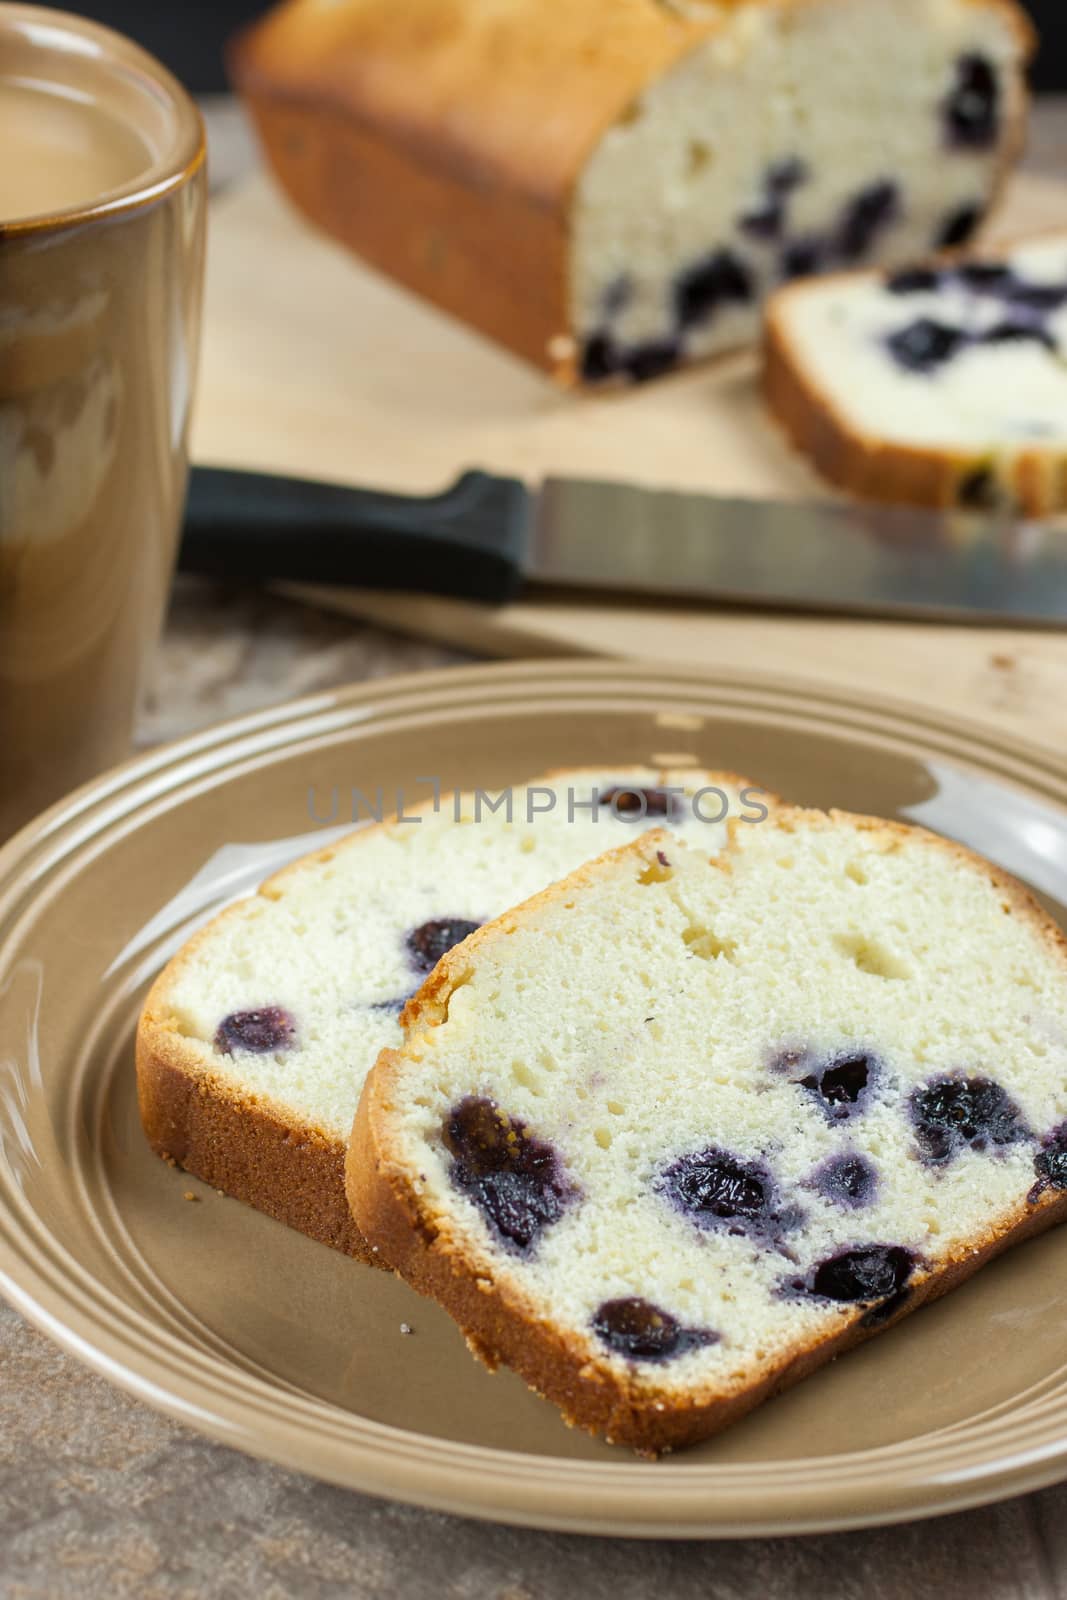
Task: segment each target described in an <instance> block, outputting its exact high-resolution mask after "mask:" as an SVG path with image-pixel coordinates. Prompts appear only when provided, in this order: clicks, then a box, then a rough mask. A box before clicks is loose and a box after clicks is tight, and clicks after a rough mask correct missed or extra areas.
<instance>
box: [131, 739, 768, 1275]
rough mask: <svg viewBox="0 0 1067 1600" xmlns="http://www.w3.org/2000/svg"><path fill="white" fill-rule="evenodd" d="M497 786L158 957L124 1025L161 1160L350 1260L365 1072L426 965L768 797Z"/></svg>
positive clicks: (259, 897)
mask: <svg viewBox="0 0 1067 1600" xmlns="http://www.w3.org/2000/svg"><path fill="white" fill-rule="evenodd" d="M503 793H504V795H505V802H504V805H502V806H501V808H500V809H498V810H495V811H491V810H490V809H489V805H490V804H491V803H492V802H493V801H494V800H495V799H498V798H499V797H497V796H488V797H486V798H485V799H484V803H483V800H479V799H478V797H477V796H476V795H474V796H461V797H460V800H459V810H458V814H459V816H460V817H461V819H462V820H461V821H460V822H459V823H457V821H456V815H457V811H456V806H455V797H453V796H452V795H445V796H443V797H442V799H441V802H440V806H439V809H438V810H436V811H435V810H434V809H433V807H432V804H431V805H429V806H427V807H425V808H423V809H421V810H419V811H413V812H412V813H411V816H415V817H417V818H418V821H417V822H412V821H411V820H410V819H409V820H407V821H405V822H395V823H389V822H382V823H381V824H379V825H375V826H372V827H368V828H365V829H363V830H362V831H360V832H357V833H355V834H353V835H351V837H350V838H348V839H347V840H345V841H344V842H342V843H340V844H336V845H333V846H332V847H330V848H329V849H326V850H322V851H319V852H318V853H316V854H314V855H311V856H308V857H307V858H305V859H304V860H302V861H298V862H297V863H296V864H295V865H293V866H290V867H287V868H286V869H285V870H284V871H283V872H281V873H279V874H277V875H276V876H275V877H273V878H271V879H269V880H268V881H267V882H266V883H264V884H263V885H262V886H261V888H260V889H259V891H258V893H257V894H255V895H253V896H252V897H251V898H250V899H246V900H243V901H240V902H239V903H238V904H236V905H234V906H231V907H230V908H228V909H227V910H225V911H223V912H222V913H221V914H220V915H219V916H218V917H217V918H216V919H215V921H214V922H212V923H211V924H210V925H209V926H208V927H207V928H205V929H203V930H202V931H201V932H200V933H199V934H197V935H196V937H195V938H194V939H192V941H191V942H190V943H189V944H188V945H187V946H186V947H185V948H184V949H183V950H181V951H180V952H179V953H178V954H177V955H176V956H175V957H174V959H173V960H172V961H171V962H170V964H169V965H168V967H167V968H166V970H165V971H164V972H163V973H162V975H161V976H160V977H159V979H158V980H157V982H156V984H155V985H154V987H153V989H152V991H151V993H150V994H149V996H148V999H147V1001H146V1003H145V1007H144V1011H143V1013H142V1016H141V1020H140V1026H139V1029H138V1035H137V1079H138V1093H139V1100H140V1108H141V1119H142V1122H143V1124H144V1128H145V1132H146V1133H147V1135H148V1139H149V1141H150V1143H151V1144H152V1146H153V1148H154V1149H155V1150H156V1151H157V1152H158V1154H160V1155H162V1156H164V1157H167V1158H169V1159H171V1160H173V1161H175V1162H177V1163H178V1164H179V1165H180V1166H182V1167H184V1168H186V1169H187V1170H188V1171H189V1172H192V1173H194V1174H195V1175H196V1176H197V1177H200V1178H203V1179H205V1180H206V1181H207V1182H208V1183H210V1184H212V1185H213V1186H214V1187H215V1188H217V1189H222V1190H224V1191H225V1192H226V1193H228V1194H231V1195H235V1196H237V1197H238V1198H239V1199H241V1200H245V1201H248V1202H250V1203H251V1204H252V1205H254V1206H257V1207H258V1208H259V1209H260V1210H261V1211H266V1212H267V1213H269V1215H271V1216H273V1217H277V1218H279V1219H280V1220H281V1221H283V1222H287V1223H289V1224H290V1226H292V1227H295V1228H299V1229H301V1230H302V1231H303V1232H304V1233H308V1234H310V1235H311V1236H312V1237H313V1238H316V1239H321V1240H323V1241H325V1242H326V1243H328V1244H332V1245H335V1246H336V1247H337V1248H339V1249H342V1250H346V1251H348V1252H349V1253H350V1254H352V1255H355V1256H359V1257H361V1258H363V1259H369V1258H370V1254H371V1253H370V1252H369V1251H368V1250H367V1247H366V1245H365V1244H364V1241H363V1239H362V1236H361V1234H360V1233H359V1230H358V1228H357V1227H356V1226H355V1224H354V1223H353V1221H352V1218H351V1215H350V1212H349V1209H348V1205H347V1203H346V1201H345V1194H344V1158H345V1146H346V1143H347V1141H348V1136H349V1133H350V1131H351V1128H352V1119H353V1116H354V1114H355V1109H356V1103H357V1101H358V1099H359V1092H360V1088H361V1086H362V1083H363V1078H364V1075H365V1074H366V1072H367V1071H368V1069H369V1068H370V1067H371V1065H372V1064H373V1062H374V1059H375V1057H376V1056H377V1054H378V1052H379V1050H381V1049H382V1048H383V1047H385V1046H390V1045H398V1044H399V1043H400V1041H401V1031H400V1022H399V1015H400V1010H401V1007H402V1006H403V1004H404V1002H405V1000H406V999H407V998H408V997H409V996H410V995H411V994H412V992H413V991H414V990H415V989H416V988H418V986H419V984H420V982H421V981H422V980H423V978H424V977H425V976H426V974H427V973H428V972H429V971H430V970H431V969H432V967H433V966H434V963H435V962H436V961H437V959H438V957H439V956H441V955H442V954H443V953H444V952H445V951H446V950H448V949H449V948H450V946H452V945H453V944H455V943H457V942H458V941H459V940H462V939H463V938H464V937H465V936H466V935H467V934H469V933H470V932H471V931H472V930H473V929H474V928H476V927H477V926H478V925H479V924H480V923H482V922H484V921H486V920H487V919H488V918H490V917H493V916H495V915H496V914H497V913H498V912H499V911H501V910H502V909H504V908H505V907H507V906H509V905H513V904H515V903H516V902H518V901H520V900H524V899H526V898H527V897H528V896H529V895H531V894H533V893H535V892H536V891H537V890H538V889H541V888H543V887H544V886H545V885H546V884H548V883H551V882H552V881H553V880H554V879H556V878H559V877H562V876H564V875H565V874H566V873H568V872H570V871H571V870H573V868H574V867H576V866H578V865H580V864H581V863H582V862H583V861H586V860H588V859H589V858H590V857H591V856H594V855H596V854H598V853H599V851H601V850H603V849H604V848H605V847H607V846H610V845H611V844H613V843H614V844H618V843H621V842H623V841H625V840H628V839H631V838H632V837H633V835H634V830H635V828H641V827H642V826H644V827H650V826H662V825H663V824H664V822H666V823H667V824H668V825H669V826H671V827H672V828H674V829H676V830H677V831H678V833H679V834H681V835H682V836H685V837H687V838H690V839H693V840H700V841H701V842H702V843H703V844H704V845H705V846H706V847H707V848H708V849H714V848H715V847H716V846H717V845H718V844H719V843H721V841H722V840H723V838H724V837H725V820H724V819H725V817H726V816H727V815H731V816H737V815H749V816H759V815H762V814H763V813H764V809H765V803H766V801H767V800H768V799H769V797H767V796H765V795H764V794H763V792H762V791H758V790H755V789H753V788H750V787H749V786H748V785H747V784H746V782H745V780H744V779H742V778H737V777H736V776H733V775H724V774H721V773H713V772H701V771H698V770H692V769H690V770H687V771H685V772H684V773H671V772H654V771H651V770H641V769H622V770H615V771H613V772H610V773H603V772H595V773H594V772H585V771H582V772H570V773H567V772H564V773H560V774H556V775H553V776H552V777H551V778H548V779H545V780H542V781H539V782H538V783H536V784H534V785H531V786H530V787H529V788H528V789H515V790H514V791H513V792H511V794H510V799H511V816H510V818H509V816H508V813H507V809H506V797H507V795H508V793H509V792H508V791H504V792H503Z"/></svg>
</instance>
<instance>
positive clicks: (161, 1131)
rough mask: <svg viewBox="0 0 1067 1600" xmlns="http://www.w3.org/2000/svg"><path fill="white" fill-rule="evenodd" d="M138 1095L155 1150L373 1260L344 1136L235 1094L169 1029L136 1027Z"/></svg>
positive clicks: (317, 1236)
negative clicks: (349, 1191)
mask: <svg viewBox="0 0 1067 1600" xmlns="http://www.w3.org/2000/svg"><path fill="white" fill-rule="evenodd" d="M137 1100H138V1105H139V1108H140V1112H141V1124H142V1126H143V1128H144V1131H145V1136H146V1137H147V1139H148V1142H149V1144H150V1145H151V1146H152V1149H153V1150H154V1151H155V1152H156V1154H157V1155H158V1156H161V1157H162V1158H163V1159H164V1160H165V1161H173V1162H174V1163H175V1164H176V1165H177V1166H179V1167H183V1168H184V1169H185V1171H187V1172H191V1173H192V1174H193V1176H194V1177H197V1178H201V1179H203V1181H204V1182H205V1183H209V1184H210V1185H211V1187H212V1188H213V1189H220V1190H222V1192H223V1193H224V1194H228V1195H231V1196H232V1197H233V1198H234V1199H236V1200H243V1201H245V1202H246V1203H247V1204H248V1205H252V1206H255V1208H256V1209H257V1211H263V1212H265V1213H266V1214H267V1216H269V1217H274V1218H275V1219H276V1220H277V1221H278V1222H284V1223H286V1224H287V1225H288V1226H289V1227H290V1228H296V1229H298V1231H299V1232H300V1233H306V1234H307V1235H308V1236H309V1238H312V1239H318V1240H319V1241H320V1242H321V1243H322V1244H328V1245H332V1246H333V1248H334V1249H335V1250H342V1251H344V1253H345V1254H346V1255H350V1256H354V1257H355V1258H356V1260H357V1261H364V1262H367V1263H369V1264H371V1265H374V1266H385V1265H386V1263H385V1262H383V1261H379V1259H378V1256H377V1254H376V1253H375V1252H374V1251H373V1250H372V1248H371V1246H370V1245H369V1244H368V1243H367V1241H366V1239H365V1238H364V1237H363V1235H362V1233H361V1232H360V1230H359V1228H358V1227H357V1226H356V1224H355V1222H354V1220H353V1218H352V1214H351V1212H350V1211H349V1209H348V1206H347V1204H346V1203H345V1199H344V1163H345V1146H344V1141H343V1140H341V1139H337V1138H335V1137H333V1136H331V1135H330V1134H328V1133H326V1132H325V1131H323V1130H322V1129H318V1128H314V1127H311V1126H302V1125H300V1124H299V1123H297V1122H295V1121H292V1120H290V1119H288V1118H287V1117H286V1116H285V1114H284V1111H283V1109H282V1108H281V1107H278V1106H274V1105H271V1104H270V1103H269V1102H261V1101H256V1100H254V1099H252V1098H250V1097H247V1096H241V1095H239V1094H237V1093H235V1091H234V1089H233V1088H232V1087H231V1086H230V1085H227V1084H226V1083H225V1082H223V1080H222V1079H220V1078H217V1077H216V1076H215V1075H214V1074H212V1073H208V1072H205V1071H204V1070H203V1066H202V1063H201V1062H200V1061H199V1060H198V1059H197V1058H196V1056H195V1055H194V1054H193V1052H191V1051H190V1052H188V1053H186V1054H185V1055H184V1056H183V1053H182V1052H181V1051H180V1049H176V1048H175V1040H174V1036H173V1035H172V1034H169V1033H168V1032H167V1031H166V1030H165V1029H162V1028H159V1027H156V1026H153V1025H152V1024H151V1023H148V1024H145V1025H143V1026H142V1027H141V1028H139V1029H138V1034H137Z"/></svg>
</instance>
